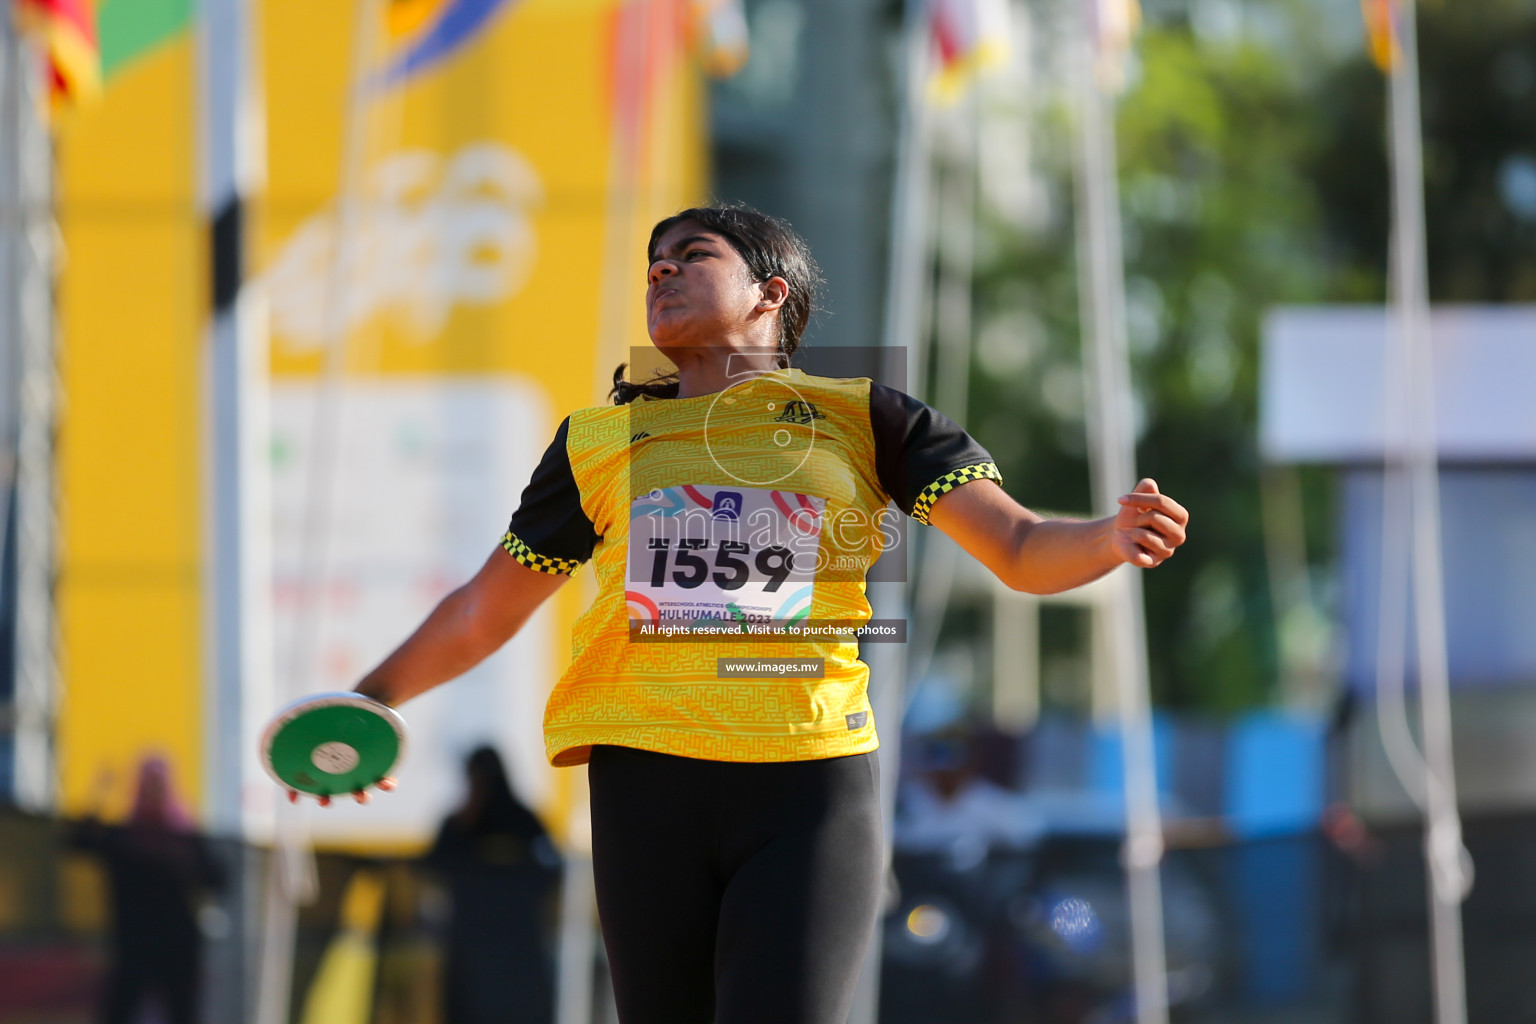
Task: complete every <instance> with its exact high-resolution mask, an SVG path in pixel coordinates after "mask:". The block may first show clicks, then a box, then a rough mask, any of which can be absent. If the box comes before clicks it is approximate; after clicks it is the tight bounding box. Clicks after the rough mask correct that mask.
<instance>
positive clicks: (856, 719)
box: [843, 711, 869, 732]
mask: <svg viewBox="0 0 1536 1024" xmlns="http://www.w3.org/2000/svg"><path fill="white" fill-rule="evenodd" d="M843 719H844V721H846V722H847V723H848V731H849V732H858V731H859V730H860V729H862V728H864V726H865V725H866V724H867V723H868V722H869V712H868V711H858V712H855V713H854V714H851V715H844V716H843Z"/></svg>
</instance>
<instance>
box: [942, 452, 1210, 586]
mask: <svg viewBox="0 0 1536 1024" xmlns="http://www.w3.org/2000/svg"><path fill="white" fill-rule="evenodd" d="M976 484H984V485H985V486H976ZM976 484H972V485H970V486H966V487H957V488H955V489H954V490H952V491H950V492H949V493H948V494H945V495H944V496H943V497H941V498H939V499H938V500H937V501H936V502H934V505H933V510H932V511H931V512H930V513H929V514H928V519H929V522H931V523H932V524H933V525H934V526H937V527H938V528H939V529H941V530H943V531H944V532H945V533H947V534H948V535H949V536H951V537H953V538H954V539H955V541H956V543H958V544H959V545H960V546H961V547H962V548H964V549H965V550H966V551H968V552H969V553H970V554H971V555H972V556H973V557H975V558H976V560H977V561H979V562H981V563H982V564H983V565H985V566H986V567H987V568H988V569H991V570H992V572H993V573H994V574H995V575H996V576H997V578H998V579H1000V580H1002V581H1003V582H1004V583H1005V584H1007V585H1008V586H1009V587H1011V588H1012V589H1014V590H1022V591H1026V592H1028V593H1031V594H1056V593H1060V592H1061V591H1063V590H1071V589H1072V588H1073V587H1078V586H1082V585H1083V584H1084V583H1089V582H1091V581H1093V580H1096V579H1098V578H1099V577H1100V576H1103V575H1104V574H1106V573H1108V572H1109V571H1110V570H1112V569H1114V568H1115V567H1117V566H1119V565H1121V564H1122V563H1124V564H1129V565H1134V566H1137V567H1138V568H1142V569H1151V568H1153V567H1155V566H1158V565H1161V564H1162V563H1163V562H1165V561H1167V560H1168V559H1169V558H1172V557H1173V553H1174V551H1175V549H1177V548H1178V547H1179V545H1181V544H1183V543H1184V540H1185V537H1186V536H1187V531H1188V527H1189V511H1188V510H1187V509H1185V508H1184V506H1183V505H1180V504H1179V503H1178V502H1177V501H1174V500H1173V499H1172V498H1170V497H1168V495H1166V494H1162V493H1160V492H1159V491H1158V489H1157V481H1155V480H1152V479H1150V478H1147V479H1144V480H1142V481H1141V482H1140V483H1138V484H1137V485H1136V487H1135V489H1134V490H1132V491H1131V492H1130V493H1129V494H1125V495H1122V496H1121V497H1120V499H1119V501H1120V511H1119V512H1118V513H1116V514H1115V515H1113V516H1106V517H1105V518H1103V519H1093V520H1086V521H1085V520H1078V519H1045V518H1043V517H1041V516H1039V515H1036V514H1035V513H1034V512H1031V511H1030V510H1029V509H1027V508H1025V507H1024V506H1022V505H1020V504H1019V503H1018V502H1016V501H1014V500H1013V499H1012V498H1010V497H1009V496H1008V494H1007V492H1005V491H1004V490H1003V489H1002V488H1001V487H1000V486H998V485H997V484H996V483H994V482H992V481H976Z"/></svg>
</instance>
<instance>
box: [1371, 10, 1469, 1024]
mask: <svg viewBox="0 0 1536 1024" xmlns="http://www.w3.org/2000/svg"><path fill="white" fill-rule="evenodd" d="M1397 13H1398V14H1399V15H1400V22H1399V26H1398V27H1399V28H1400V30H1401V33H1400V38H1399V39H1398V43H1399V53H1398V55H1397V60H1396V61H1395V62H1394V64H1393V68H1392V73H1391V82H1390V84H1391V88H1390V103H1391V125H1392V206H1393V241H1394V243H1395V247H1394V254H1393V255H1394V259H1393V261H1392V262H1393V266H1392V271H1393V274H1392V277H1393V285H1394V295H1393V300H1394V302H1393V305H1394V308H1395V312H1396V316H1395V317H1394V321H1395V322H1394V326H1395V328H1396V330H1395V332H1393V333H1395V334H1396V336H1397V340H1398V342H1399V343H1398V345H1397V346H1396V349H1397V350H1398V352H1399V353H1400V354H1399V355H1397V357H1396V359H1394V358H1393V357H1392V356H1391V355H1389V357H1388V362H1389V366H1391V365H1392V364H1393V363H1397V366H1395V367H1393V369H1392V372H1393V374H1394V376H1395V378H1396V379H1394V380H1393V381H1392V383H1393V384H1394V385H1396V386H1395V387H1394V388H1393V391H1395V392H1396V394H1395V395H1393V394H1389V398H1388V401H1389V402H1390V403H1392V404H1393V406H1394V408H1393V411H1394V412H1396V413H1397V417H1396V420H1397V421H1396V422H1395V423H1391V424H1390V427H1389V432H1388V446H1389V447H1388V452H1387V458H1388V460H1389V462H1390V460H1391V458H1392V456H1393V454H1394V453H1393V452H1392V450H1391V447H1392V445H1393V444H1394V443H1398V442H1401V443H1402V444H1403V454H1404V455H1405V457H1406V463H1407V472H1406V474H1402V473H1398V474H1393V473H1390V472H1389V473H1388V476H1387V479H1386V480H1384V486H1383V489H1382V500H1383V504H1384V506H1385V508H1384V512H1383V523H1382V526H1383V540H1382V562H1383V564H1382V584H1383V591H1382V594H1381V607H1382V611H1381V615H1380V620H1381V621H1380V622H1379V623H1378V628H1379V629H1380V631H1381V633H1382V636H1381V637H1380V638H1379V645H1378V666H1377V670H1378V685H1380V684H1381V683H1383V682H1385V683H1386V684H1387V685H1386V687H1385V688H1383V689H1381V690H1380V694H1379V695H1380V697H1381V698H1382V699H1384V700H1386V701H1390V702H1391V707H1389V708H1384V707H1380V706H1378V708H1377V720H1378V724H1379V728H1380V729H1381V730H1382V742H1383V746H1384V748H1385V749H1386V750H1387V757H1388V761H1389V764H1390V765H1391V767H1392V769H1393V771H1394V772H1395V773H1397V775H1398V777H1399V779H1402V780H1404V788H1405V789H1407V791H1408V793H1409V795H1410V796H1411V797H1413V798H1414V799H1415V800H1416V801H1418V802H1419V803H1420V806H1421V807H1422V809H1423V811H1424V817H1425V821H1424V854H1425V859H1426V861H1427V863H1428V873H1429V879H1430V884H1429V889H1430V938H1431V962H1432V964H1433V967H1434V991H1435V1019H1436V1021H1437V1024H1465V1022H1466V1019H1467V1008H1466V977H1465V964H1464V962H1463V948H1462V932H1461V901H1462V900H1463V899H1465V897H1466V894H1467V893H1468V891H1469V890H1470V888H1471V884H1472V869H1471V858H1470V856H1469V855H1468V854H1467V851H1466V847H1465V846H1464V845H1463V843H1462V835H1461V817H1460V813H1459V810H1458V808H1457V805H1456V776H1455V767H1454V762H1453V758H1452V750H1451V721H1450V713H1451V708H1450V673H1449V668H1448V663H1447V654H1446V638H1445V606H1444V605H1445V591H1444V582H1443V579H1442V571H1443V564H1442V552H1441V547H1440V487H1439V472H1438V466H1437V459H1438V447H1437V444H1438V441H1437V438H1436V434H1435V410H1434V383H1433V368H1432V357H1431V346H1430V324H1429V288H1428V272H1427V269H1426V253H1425V230H1424V176H1423V138H1422V125H1421V121H1420V113H1419V80H1418V79H1419V71H1418V29H1417V18H1416V12H1415V5H1414V0H1401V2H1400V4H1398V6H1397ZM1389 336H1390V335H1389ZM1404 476H1406V481H1405V480H1404V479H1403V477H1404ZM1394 477H1395V478H1396V479H1393V478H1394ZM1389 481H1390V483H1391V486H1387V484H1388V482H1389ZM1405 484H1406V486H1405ZM1404 491H1406V492H1407V493H1406V494H1405V493H1403V492H1404ZM1405 499H1406V500H1405ZM1405 516H1406V517H1407V518H1408V523H1406V524H1405V523H1404V522H1403V521H1402V520H1403V518H1404V517H1405ZM1405 534H1406V537H1405V536H1404V535H1405ZM1405 539H1407V540H1409V541H1410V545H1409V551H1410V554H1409V558H1408V564H1409V566H1411V579H1412V585H1413V612H1414V619H1413V621H1414V639H1415V641H1416V646H1417V654H1418V664H1417V668H1418V679H1419V712H1420V723H1421V727H1422V732H1423V739H1424V750H1423V756H1422V758H1418V757H1416V756H1415V755H1416V754H1417V751H1414V750H1413V749H1412V740H1411V737H1409V736H1408V725H1407V717H1406V708H1405V707H1404V700H1403V695H1402V687H1403V677H1404V676H1405V674H1406V673H1405V672H1404V666H1403V662H1404V660H1405V656H1404V653H1403V651H1404V648H1405V647H1406V644H1405V643H1404V639H1405V638H1404V637H1403V636H1402V633H1404V632H1406V621H1405V620H1404V617H1403V616H1402V615H1401V612H1402V606H1401V598H1400V596H1399V595H1401V594H1402V593H1403V588H1402V586H1401V584H1400V582H1399V579H1398V571H1397V570H1396V569H1394V568H1393V567H1392V565H1391V563H1392V562H1393V561H1395V560H1397V559H1398V558H1400V557H1401V554H1402V546H1401V545H1402V542H1403V540H1405ZM1389 544H1392V545H1393V547H1391V548H1389V547H1388V545H1389ZM1389 584H1390V585H1392V586H1393V588H1394V589H1391V590H1388V589H1386V587H1387V586H1388V585H1389ZM1389 615H1390V616H1391V619H1390V620H1389ZM1398 623H1401V625H1399V624H1398ZM1389 645H1395V646H1394V647H1390V648H1389ZM1415 762H1417V763H1415ZM1415 767H1417V768H1419V771H1418V772H1416V773H1415V772H1413V771H1412V770H1411V769H1413V768H1415ZM1415 776H1417V777H1418V778H1420V779H1422V780H1423V781H1422V785H1421V786H1416V785H1415V784H1412V783H1409V782H1408V781H1407V780H1408V779H1410V778H1413V777H1415Z"/></svg>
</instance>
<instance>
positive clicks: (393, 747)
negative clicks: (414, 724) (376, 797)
mask: <svg viewBox="0 0 1536 1024" xmlns="http://www.w3.org/2000/svg"><path fill="white" fill-rule="evenodd" d="M404 751H405V721H404V720H403V719H402V718H401V717H400V715H399V714H398V713H397V712H396V711H395V709H394V708H392V707H390V706H389V705H387V704H383V703H381V702H379V701H376V700H374V699H372V698H371V697H364V696H363V695H361V694H358V693H318V694H315V695H314V696H312V697H305V698H303V699H302V700H296V701H294V702H293V703H292V704H289V705H288V706H287V707H285V708H283V710H282V711H280V712H278V714H277V717H276V718H274V719H273V720H272V724H271V725H269V726H267V731H266V732H265V733H263V734H262V737H261V762H262V764H263V765H264V766H265V767H266V769H267V774H268V775H270V776H272V778H273V779H275V780H276V781H277V783H278V785H280V786H284V787H286V788H288V789H291V790H297V791H298V792H300V793H310V794H313V795H314V796H339V795H342V794H346V793H352V792H355V791H357V790H360V789H367V788H368V787H370V786H375V785H377V784H378V782H379V780H380V779H383V778H384V777H385V776H387V775H388V774H389V772H390V769H392V768H393V767H394V766H395V762H396V761H398V760H400V755H401V754H402V753H403V752H404Z"/></svg>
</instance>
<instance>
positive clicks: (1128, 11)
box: [1087, 0, 1141, 91]
mask: <svg viewBox="0 0 1536 1024" xmlns="http://www.w3.org/2000/svg"><path fill="white" fill-rule="evenodd" d="M1087 2H1088V33H1089V38H1090V39H1091V40H1092V41H1093V67H1094V74H1095V75H1097V76H1098V79H1099V85H1100V86H1101V87H1102V88H1104V89H1106V90H1109V91H1119V90H1120V89H1122V88H1124V86H1125V61H1126V58H1127V57H1128V56H1129V55H1130V52H1131V40H1133V39H1134V38H1135V37H1136V31H1137V29H1139V28H1141V4H1140V3H1139V2H1138V0H1087Z"/></svg>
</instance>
